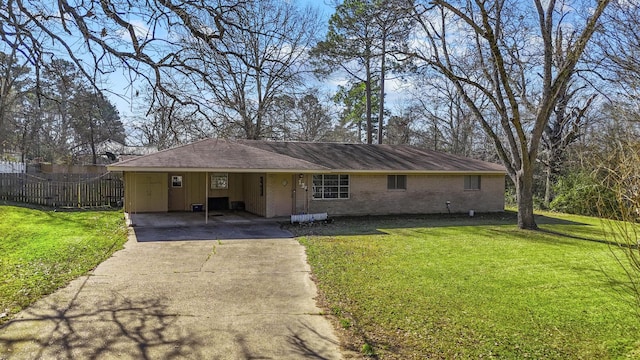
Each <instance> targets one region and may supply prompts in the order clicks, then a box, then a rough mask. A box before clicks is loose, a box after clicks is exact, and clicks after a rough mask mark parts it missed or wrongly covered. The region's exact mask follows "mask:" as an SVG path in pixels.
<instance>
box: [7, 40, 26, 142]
mask: <svg viewBox="0 0 640 360" xmlns="http://www.w3.org/2000/svg"><path fill="white" fill-rule="evenodd" d="M30 72H31V69H30V68H29V67H28V66H26V64H20V63H19V62H18V58H17V56H16V51H15V50H13V51H12V52H11V53H8V54H5V53H2V52H0V150H4V149H6V148H7V147H9V146H10V143H11V141H12V139H11V137H10V136H9V134H10V129H9V126H8V123H10V122H11V121H12V120H13V119H12V118H13V116H14V114H13V113H14V112H15V111H16V110H17V108H18V107H19V106H20V101H23V100H24V97H25V95H26V94H27V93H28V92H29V91H31V79H30V78H29V73H30Z"/></svg>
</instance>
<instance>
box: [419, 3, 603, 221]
mask: <svg viewBox="0 0 640 360" xmlns="http://www.w3.org/2000/svg"><path fill="white" fill-rule="evenodd" d="M608 4H609V1H608V0H597V1H595V3H594V4H586V3H581V4H575V5H576V6H574V7H570V6H565V5H566V4H565V3H564V2H562V1H554V0H551V1H541V0H534V1H533V2H532V5H533V8H529V6H528V5H526V4H524V3H521V2H519V1H515V0H499V1H492V2H479V1H470V0H469V1H464V0H461V1H443V0H435V1H433V2H431V3H429V4H428V5H424V6H420V7H418V8H417V11H416V19H417V21H418V22H419V24H420V30H421V32H420V33H421V35H423V36H424V37H425V38H426V41H423V42H422V45H423V46H422V47H421V48H420V49H419V50H418V51H417V52H416V53H415V54H414V55H415V57H416V59H418V60H419V61H421V62H422V64H423V65H424V66H427V67H430V68H433V69H435V70H436V71H437V72H439V73H441V74H444V75H445V76H446V77H447V79H448V80H449V81H451V83H452V84H453V85H454V86H455V88H456V90H457V91H458V94H459V95H460V96H461V98H462V99H463V100H464V102H465V104H466V105H467V106H468V107H469V109H470V110H471V112H472V114H473V116H474V118H475V119H476V120H477V121H478V122H480V124H481V125H482V128H483V129H484V131H485V133H486V134H487V136H489V138H490V139H491V140H492V141H493V143H494V145H495V148H496V151H497V153H498V155H499V157H500V159H501V160H502V162H503V164H504V165H505V167H506V170H507V173H508V175H509V176H510V177H511V179H512V180H513V182H514V183H515V185H516V197H517V205H518V226H519V227H520V228H523V229H537V225H536V222H535V219H534V214H533V186H534V181H533V174H534V166H535V162H536V159H537V157H538V150H539V147H540V142H541V140H542V134H543V133H544V129H545V128H546V126H547V125H548V123H549V119H550V118H551V116H552V114H553V111H554V109H555V108H556V106H557V104H558V101H559V97H560V93H561V90H562V89H563V88H565V87H566V85H567V83H568V82H569V81H570V80H571V78H572V75H573V74H574V70H575V67H576V64H577V63H578V61H579V60H580V59H581V57H582V55H583V52H584V50H585V48H586V46H587V43H588V42H589V40H590V39H591V37H592V35H593V33H594V31H595V30H596V28H597V27H598V24H599V20H600V17H601V15H602V13H603V11H604V10H605V8H606V7H607V5H608ZM578 5H584V6H583V7H579V6H578ZM580 11H582V13H581V12H580ZM558 37H561V38H563V39H565V41H562V42H558V41H556V39H557V38H558ZM558 52H562V54H564V59H563V61H562V62H561V63H558V64H557V63H554V61H553V60H554V56H555V55H556V54H557V53H558ZM470 92H473V93H476V92H479V93H481V94H482V99H481V102H482V103H485V101H486V102H487V103H488V104H489V105H490V108H489V109H487V110H484V109H482V108H480V107H479V105H478V102H477V101H476V100H474V98H473V97H472V96H471V95H470ZM490 116H497V119H498V121H499V127H498V128H496V127H494V126H492V119H491V118H490Z"/></svg>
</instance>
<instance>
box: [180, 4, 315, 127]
mask: <svg viewBox="0 0 640 360" xmlns="http://www.w3.org/2000/svg"><path fill="white" fill-rule="evenodd" d="M232 19H233V22H234V23H235V24H238V25H239V26H238V27H234V28H230V29H228V30H226V32H225V35H226V36H224V37H221V38H218V39H215V40H211V41H210V42H204V41H202V39H194V38H191V39H186V42H187V47H188V48H190V49H191V50H189V51H188V53H189V56H190V60H189V64H190V66H191V67H193V68H197V69H199V70H198V72H197V73H195V74H194V73H185V74H184V75H183V76H182V77H181V78H180V79H181V80H182V81H186V82H188V83H189V84H190V86H191V87H192V89H195V90H196V91H197V94H192V95H191V99H193V100H192V101H193V102H196V101H199V103H200V104H201V106H202V107H206V108H207V109H208V111H210V112H212V115H211V119H212V124H213V125H215V126H217V127H219V128H220V131H222V132H226V133H229V134H231V135H232V136H235V137H244V138H247V139H261V138H263V137H265V135H266V134H267V133H268V132H269V126H270V124H269V120H268V119H266V118H265V115H266V113H267V112H268V111H269V108H270V107H271V106H272V103H273V101H274V99H275V98H276V97H278V96H282V95H285V94H293V95H295V93H296V91H297V90H298V89H300V88H301V87H302V85H303V75H304V74H305V73H307V72H309V71H310V69H309V68H308V66H307V64H306V61H305V60H306V57H307V50H308V49H309V48H311V46H312V45H313V44H315V42H316V35H317V33H318V31H319V29H320V22H319V17H318V15H317V13H316V12H315V11H312V10H311V9H301V8H298V7H297V6H296V5H295V3H293V2H283V1H277V0H264V1H252V2H248V3H246V4H244V6H243V7H242V8H238V9H237V11H236V12H235V13H234V15H233V17H232ZM246 29H250V31H247V30H246ZM202 73H206V75H204V76H201V74H202Z"/></svg>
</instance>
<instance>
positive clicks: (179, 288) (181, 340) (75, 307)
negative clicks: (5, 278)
mask: <svg viewBox="0 0 640 360" xmlns="http://www.w3.org/2000/svg"><path fill="white" fill-rule="evenodd" d="M183 235H184V234H183ZM145 236H149V234H146V235H145ZM185 236H186V235H185ZM187 237H188V236H187ZM164 240H167V239H164ZM309 270H310V269H309V267H308V265H307V263H306V258H305V253H304V248H303V247H302V246H301V245H299V244H298V243H297V241H295V240H294V239H290V238H289V239H286V238H281V239H262V240H256V239H253V240H202V239H200V240H197V241H192V240H185V239H181V241H152V239H151V238H149V237H147V238H146V242H138V241H137V240H136V237H135V235H134V234H133V232H132V235H131V236H130V239H129V241H128V242H127V244H126V247H125V249H124V250H121V251H119V252H117V253H115V254H114V256H113V257H111V258H110V259H108V260H107V261H105V262H104V263H102V264H101V265H100V266H98V268H96V269H95V271H94V272H93V273H92V274H91V275H89V276H84V277H81V278H79V279H76V280H75V281H73V282H72V283H71V284H70V285H69V286H67V287H65V288H63V289H61V290H59V291H57V292H56V293H54V294H52V295H50V296H48V297H46V298H44V299H42V300H40V301H38V302H37V303H36V304H34V305H33V306H31V307H29V308H28V309H26V310H25V311H23V312H22V313H20V314H19V315H18V316H17V317H16V318H15V319H14V320H12V321H11V322H9V323H7V324H5V326H3V327H2V328H0V359H111V358H118V359H178V358H179V359H340V358H341V355H340V352H339V350H338V341H337V339H336V337H335V335H334V331H333V329H332V327H331V325H330V323H329V322H328V320H327V319H326V318H324V317H323V316H322V315H321V314H320V310H319V309H318V308H317V307H316V305H315V301H314V300H313V298H314V296H315V294H316V288H315V285H314V283H313V282H312V281H311V279H310V277H309Z"/></svg>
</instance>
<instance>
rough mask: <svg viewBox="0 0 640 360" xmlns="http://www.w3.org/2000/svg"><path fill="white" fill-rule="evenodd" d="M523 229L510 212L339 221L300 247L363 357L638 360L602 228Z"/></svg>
mask: <svg viewBox="0 0 640 360" xmlns="http://www.w3.org/2000/svg"><path fill="white" fill-rule="evenodd" d="M514 223H515V219H514V218H513V215H511V214H509V213H506V214H504V215H493V216H480V217H476V218H473V219H470V218H468V217H460V216H457V217H456V216H453V217H448V216H440V217H423V218H413V219H406V218H404V219H403V218H379V219H376V220H363V219H338V220H336V222H335V223H333V224H329V225H321V226H317V225H316V226H314V227H309V228H298V229H294V231H296V230H297V231H299V232H301V233H304V232H306V233H307V234H313V233H315V235H306V236H301V237H300V238H299V240H300V242H301V243H302V244H304V245H305V246H306V248H307V254H308V260H309V262H310V264H311V266H312V270H313V273H314V275H315V276H316V278H317V281H318V287H319V289H320V292H321V294H322V298H323V299H324V302H325V306H326V307H327V308H328V309H331V310H330V313H331V314H333V315H334V316H336V318H337V322H338V324H346V323H348V324H349V327H348V329H346V327H344V326H343V328H345V329H346V330H342V332H346V333H347V336H346V337H345V338H347V339H351V340H347V345H348V346H349V347H350V348H351V349H352V350H354V351H358V352H361V353H363V352H365V350H366V352H368V353H370V354H372V353H374V352H375V354H377V356H378V357H380V358H384V359H389V358H391V359H411V358H415V359H418V358H420V359H423V358H443V359H450V358H490V357H498V358H508V359H523V358H532V359H541V358H550V359H608V358H640V336H639V335H638V334H640V321H639V320H640V318H639V317H638V312H637V304H636V303H635V301H634V297H633V294H632V293H630V292H629V291H628V290H627V287H626V285H628V284H629V278H628V277H627V276H626V274H625V273H624V271H623V270H622V267H621V266H620V264H619V263H617V262H616V260H615V259H614V256H613V254H612V251H617V250H615V248H612V247H610V246H609V245H607V244H606V243H604V242H603V240H605V239H603V232H602V226H601V224H600V221H599V220H598V219H593V218H587V217H578V216H569V215H555V214H549V213H547V214H545V216H544V217H540V218H539V219H538V223H539V224H540V227H541V228H542V229H543V230H544V231H539V232H531V231H522V230H518V229H517V228H516V226H515V225H514ZM338 326H340V325H338ZM370 347H372V348H370ZM365 348H366V349H365Z"/></svg>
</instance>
